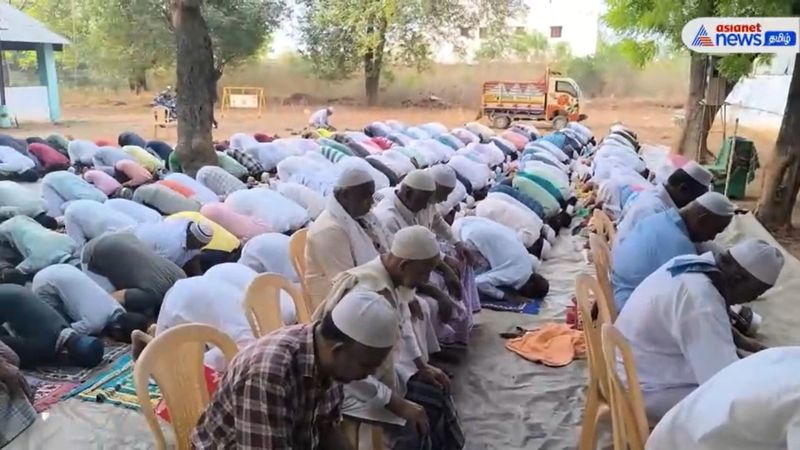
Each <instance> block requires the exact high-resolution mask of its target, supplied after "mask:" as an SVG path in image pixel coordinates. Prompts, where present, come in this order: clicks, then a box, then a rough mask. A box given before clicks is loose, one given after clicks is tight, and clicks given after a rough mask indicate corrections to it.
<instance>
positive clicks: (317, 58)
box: [300, 0, 521, 104]
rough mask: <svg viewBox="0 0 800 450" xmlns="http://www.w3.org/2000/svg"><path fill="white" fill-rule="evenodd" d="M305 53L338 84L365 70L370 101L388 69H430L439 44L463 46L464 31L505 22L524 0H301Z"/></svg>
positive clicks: (375, 97)
mask: <svg viewBox="0 0 800 450" xmlns="http://www.w3.org/2000/svg"><path fill="white" fill-rule="evenodd" d="M300 2H301V6H302V13H301V20H300V31H301V33H300V34H301V36H300V37H301V41H302V48H301V50H302V52H303V54H304V56H306V57H307V58H308V59H309V61H310V62H311V63H312V65H313V67H314V70H315V72H316V73H317V75H318V76H320V77H321V78H325V79H330V80H337V79H344V78H347V77H350V76H352V75H354V74H355V73H356V72H357V71H359V70H363V73H364V76H365V91H366V94H367V101H368V103H370V104H374V103H375V101H376V100H377V95H378V89H379V85H380V78H381V72H382V71H383V70H384V68H385V67H386V66H388V65H390V64H391V65H404V66H411V67H416V68H417V69H420V70H422V69H425V68H426V67H428V64H429V63H430V61H431V57H432V52H433V49H434V46H435V45H436V44H439V43H444V42H447V43H451V44H453V45H455V46H456V47H457V48H458V47H459V44H460V36H461V33H462V30H472V29H475V28H476V27H477V26H478V25H481V26H488V27H496V26H497V25H495V24H497V23H501V24H503V23H505V20H506V18H507V17H509V16H510V15H511V13H512V11H514V10H515V8H517V7H518V6H519V5H520V3H521V2H520V0H482V1H479V2H474V3H472V4H469V5H467V6H465V4H464V3H463V2H461V1H459V0H437V1H428V0H300Z"/></svg>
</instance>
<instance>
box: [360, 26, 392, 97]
mask: <svg viewBox="0 0 800 450" xmlns="http://www.w3.org/2000/svg"><path fill="white" fill-rule="evenodd" d="M378 20H379V23H378V25H377V29H373V30H368V32H375V33H377V34H378V43H377V45H375V48H372V49H370V50H368V51H367V52H366V54H364V90H365V93H366V96H367V106H375V105H376V104H377V103H378V91H379V90H380V86H381V71H382V70H383V50H384V48H385V47H386V28H387V27H388V22H387V21H386V18H385V17H383V16H382V17H381V18H380V19H378Z"/></svg>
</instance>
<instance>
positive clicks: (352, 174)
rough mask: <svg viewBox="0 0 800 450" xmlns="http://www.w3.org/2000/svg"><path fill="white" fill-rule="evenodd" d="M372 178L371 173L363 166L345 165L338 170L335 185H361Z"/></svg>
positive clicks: (343, 186) (346, 186)
mask: <svg viewBox="0 0 800 450" xmlns="http://www.w3.org/2000/svg"><path fill="white" fill-rule="evenodd" d="M371 181H373V182H374V180H373V178H372V174H371V173H369V171H368V170H366V169H365V168H363V167H358V166H353V165H347V166H345V167H344V169H342V171H341V172H339V176H338V177H337V178H336V187H338V188H348V187H353V186H361V185H362V184H367V183H369V182H371Z"/></svg>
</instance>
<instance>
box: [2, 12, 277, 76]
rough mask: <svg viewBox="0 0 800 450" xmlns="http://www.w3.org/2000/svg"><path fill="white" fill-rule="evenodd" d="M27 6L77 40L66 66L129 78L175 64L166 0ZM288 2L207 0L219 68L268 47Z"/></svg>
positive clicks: (26, 62) (207, 16)
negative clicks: (270, 37)
mask: <svg viewBox="0 0 800 450" xmlns="http://www.w3.org/2000/svg"><path fill="white" fill-rule="evenodd" d="M17 3H18V6H19V4H21V3H20V2H17ZM25 5H27V6H26V8H25V9H24V12H25V13H27V14H30V15H31V16H33V17H35V18H37V19H38V20H40V21H42V22H43V23H45V24H46V25H47V26H48V27H50V28H51V29H53V30H54V31H56V32H58V33H60V34H63V35H64V36H66V37H68V38H69V39H70V40H71V41H72V44H71V45H69V46H67V47H66V49H65V51H64V52H63V54H62V55H60V56H59V64H60V66H61V67H62V68H65V69H80V68H90V69H92V70H93V71H95V72H96V73H98V75H101V76H102V77H106V78H107V77H111V78H116V79H119V80H125V79H128V78H129V77H135V76H138V75H139V74H143V73H145V72H146V71H149V70H153V69H158V68H165V67H171V66H173V65H174V61H175V38H174V37H173V35H172V29H171V19H170V10H169V1H167V0H71V1H63V0H29V1H28V2H25ZM284 7H285V2H284V0H206V2H205V3H204V5H203V14H204V17H205V19H206V22H207V24H208V27H209V31H210V35H211V39H212V42H213V48H214V57H215V64H216V68H217V70H219V71H221V70H222V69H224V68H225V67H228V66H232V65H236V64H240V63H242V62H245V61H247V60H248V59H249V58H251V57H253V56H254V55H256V54H257V53H258V52H260V51H262V50H263V49H265V48H266V44H267V42H268V39H269V36H270V35H271V33H272V31H273V30H274V29H275V28H277V26H278V22H279V20H280V18H281V16H282V11H283V8H284ZM15 62H16V63H17V64H19V66H20V67H22V68H25V66H27V65H30V64H32V63H33V64H35V61H30V57H28V56H26V59H22V58H19V59H17V60H16V61H15Z"/></svg>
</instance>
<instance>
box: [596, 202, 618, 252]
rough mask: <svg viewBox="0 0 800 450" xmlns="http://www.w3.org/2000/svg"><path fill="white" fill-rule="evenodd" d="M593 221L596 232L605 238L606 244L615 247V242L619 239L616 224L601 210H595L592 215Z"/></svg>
mask: <svg viewBox="0 0 800 450" xmlns="http://www.w3.org/2000/svg"><path fill="white" fill-rule="evenodd" d="M592 219H593V222H594V227H595V232H596V233H597V234H599V235H601V236H603V238H604V239H605V240H606V242H608V243H609V247H610V246H611V245H613V243H614V240H615V239H616V238H617V229H616V227H615V226H614V222H612V221H611V219H610V218H609V217H608V214H606V213H605V212H603V211H602V210H600V209H595V210H594V212H593V213H592Z"/></svg>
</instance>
